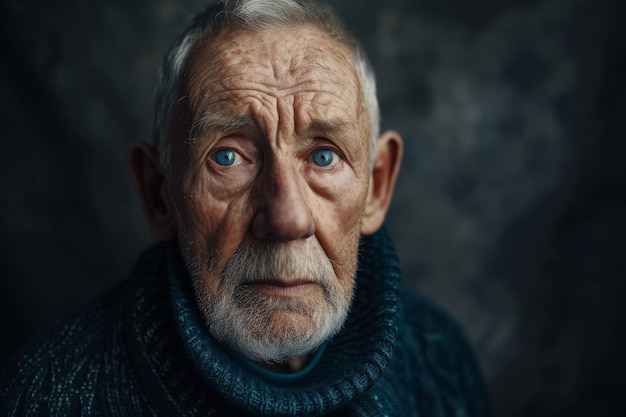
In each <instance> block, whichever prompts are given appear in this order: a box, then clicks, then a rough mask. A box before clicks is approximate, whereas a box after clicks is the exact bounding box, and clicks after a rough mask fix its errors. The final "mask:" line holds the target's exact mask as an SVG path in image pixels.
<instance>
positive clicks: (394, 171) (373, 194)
mask: <svg viewBox="0 0 626 417" xmlns="http://www.w3.org/2000/svg"><path fill="white" fill-rule="evenodd" d="M402 149H403V144H402V138H401V137H400V135H399V134H398V132H395V131H393V130H388V131H386V132H384V133H383V134H382V135H380V137H379V138H378V141H377V144H376V153H375V155H374V167H373V170H372V175H371V177H370V188H369V192H368V195H367V203H366V205H365V211H364V213H363V223H362V225H361V233H362V234H364V235H371V234H373V233H375V232H376V231H377V230H378V229H380V227H381V226H382V225H383V222H384V221H385V215H386V214H387V209H389V203H391V197H392V195H393V189H394V187H395V184H396V178H397V177H398V172H399V171H400V161H401V160H402Z"/></svg>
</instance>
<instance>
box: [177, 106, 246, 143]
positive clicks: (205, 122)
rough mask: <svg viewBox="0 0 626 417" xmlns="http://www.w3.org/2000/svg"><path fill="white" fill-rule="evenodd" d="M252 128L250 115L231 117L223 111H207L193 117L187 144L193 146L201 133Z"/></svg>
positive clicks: (231, 115)
mask: <svg viewBox="0 0 626 417" xmlns="http://www.w3.org/2000/svg"><path fill="white" fill-rule="evenodd" d="M249 126H254V120H252V117H250V115H247V114H244V115H233V114H228V113H225V112H224V111H220V110H217V111H213V110H207V111H204V112H202V113H201V114H199V115H198V116H197V117H195V118H194V119H193V121H192V123H191V129H190V130H189V138H188V142H189V143H190V144H194V143H195V142H196V141H197V138H198V137H199V136H200V135H202V134H203V133H207V132H212V131H213V132H214V131H222V132H228V131H230V130H235V129H241V128H243V127H249Z"/></svg>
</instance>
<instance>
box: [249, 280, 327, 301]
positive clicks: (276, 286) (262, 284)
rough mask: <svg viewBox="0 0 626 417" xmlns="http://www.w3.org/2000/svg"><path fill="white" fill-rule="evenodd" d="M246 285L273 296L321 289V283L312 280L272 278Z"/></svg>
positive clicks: (292, 295) (300, 294)
mask: <svg viewBox="0 0 626 417" xmlns="http://www.w3.org/2000/svg"><path fill="white" fill-rule="evenodd" d="M246 287H248V288H249V289H250V290H252V291H255V292H258V293H260V294H263V295H266V296H271V297H300V296H304V295H307V294H308V293H310V292H311V291H314V290H316V289H319V287H320V285H319V284H318V283H316V282H313V281H310V280H272V281H258V282H250V283H248V284H246Z"/></svg>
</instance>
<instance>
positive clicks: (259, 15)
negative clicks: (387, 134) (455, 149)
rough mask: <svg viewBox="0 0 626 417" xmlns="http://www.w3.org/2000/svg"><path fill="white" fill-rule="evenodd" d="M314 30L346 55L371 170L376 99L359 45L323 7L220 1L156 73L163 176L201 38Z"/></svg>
mask: <svg viewBox="0 0 626 417" xmlns="http://www.w3.org/2000/svg"><path fill="white" fill-rule="evenodd" d="M305 25H311V26H313V27H316V28H318V29H320V30H322V31H324V32H325V33H327V34H328V35H330V36H331V37H332V38H333V39H335V40H337V41H338V42H340V43H342V44H344V45H346V46H347V47H348V48H349V49H350V51H351V52H352V56H353V59H354V63H355V68H356V73H357V77H358V80H359V84H360V85H361V94H362V100H363V101H364V103H365V107H366V109H367V112H368V116H369V121H370V129H369V135H370V167H371V166H372V165H373V160H374V152H375V148H376V140H377V138H378V134H379V129H380V128H379V119H380V115H379V110H378V100H377V98H376V80H375V78H374V72H373V70H372V67H371V65H370V63H369V62H368V60H367V57H366V55H365V52H364V50H363V48H362V47H361V45H360V44H359V43H358V42H357V41H356V39H354V38H353V37H352V36H351V35H350V34H349V32H348V31H347V29H346V28H345V27H344V25H343V24H342V23H341V21H340V20H339V17H338V16H337V15H336V14H335V12H334V11H333V10H332V9H331V8H330V7H329V6H328V5H326V4H323V3H318V2H314V1H305V0H234V1H231V0H220V1H219V2H218V3H217V4H216V5H213V6H211V7H209V8H208V9H206V10H205V11H204V12H202V13H200V14H199V15H197V16H196V17H195V18H194V20H193V21H192V23H191V25H190V26H189V28H187V30H186V31H185V32H184V33H183V34H182V35H181V36H179V37H178V38H177V39H176V41H175V42H174V44H173V45H172V47H171V48H170V50H169V52H168V53H167V55H166V57H165V60H164V61H163V63H162V65H161V68H160V69H159V75H158V80H157V89H156V116H155V121H154V144H155V145H156V146H157V148H158V153H159V159H160V160H159V162H160V164H161V168H162V169H163V170H164V171H165V174H166V175H167V176H169V175H171V171H172V166H171V165H170V164H171V153H172V139H171V136H172V134H173V132H174V122H175V120H174V117H173V115H172V110H173V109H174V106H175V104H176V103H177V102H178V101H180V100H182V99H184V97H185V94H186V93H185V91H183V88H184V87H183V85H182V75H183V71H184V69H185V65H186V63H187V60H188V59H189V56H190V54H191V51H192V50H193V49H194V47H195V46H196V45H197V44H198V43H199V42H200V41H201V40H202V39H205V38H206V37H207V36H214V35H217V34H218V33H219V32H220V31H221V30H222V29H224V28H226V27H232V26H240V27H243V28H247V29H252V30H257V31H261V30H264V29H269V28H275V27H289V26H305Z"/></svg>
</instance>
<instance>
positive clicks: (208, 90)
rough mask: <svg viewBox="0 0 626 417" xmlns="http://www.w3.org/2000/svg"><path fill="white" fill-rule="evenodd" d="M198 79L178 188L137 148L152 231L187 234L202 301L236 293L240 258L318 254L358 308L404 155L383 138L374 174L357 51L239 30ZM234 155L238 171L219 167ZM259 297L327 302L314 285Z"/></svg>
mask: <svg viewBox="0 0 626 417" xmlns="http://www.w3.org/2000/svg"><path fill="white" fill-rule="evenodd" d="M185 74H186V78H185V80H184V82H185V85H186V91H187V93H188V94H187V96H186V97H185V98H184V99H183V100H181V101H180V102H179V104H178V106H179V107H178V108H177V109H175V111H176V112H178V114H180V115H181V117H180V120H181V123H180V125H181V129H180V132H178V136H179V137H181V138H188V140H187V141H186V142H185V143H183V141H182V140H180V141H179V142H178V143H177V144H176V145H175V146H174V147H173V158H172V160H173V161H174V162H173V163H174V164H175V165H174V166H173V173H174V174H173V175H172V176H171V178H172V181H170V182H168V181H166V180H165V176H164V175H163V171H162V170H161V169H160V168H159V167H158V162H157V161H158V158H157V155H156V151H155V150H154V149H153V148H152V147H150V146H148V145H136V146H134V147H133V148H132V149H131V152H130V165H131V172H132V173H133V178H134V180H135V183H136V185H137V188H138V190H139V193H140V195H141V197H142V203H143V205H144V210H145V211H146V214H147V216H148V219H149V221H150V224H151V226H152V230H153V232H154V233H155V235H157V237H160V238H163V239H166V238H169V237H172V235H174V234H177V235H178V237H179V241H180V242H181V247H185V249H184V251H186V252H188V253H187V254H186V259H188V260H189V263H190V265H188V267H189V269H192V270H193V271H191V272H192V274H194V275H195V276H196V277H197V279H198V285H200V286H201V289H200V291H199V292H200V293H201V297H200V298H201V299H204V302H208V303H212V302H214V301H215V300H216V299H218V298H220V297H224V296H225V291H226V289H225V288H223V287H224V285H223V281H224V280H223V277H222V272H223V271H224V268H225V267H226V265H227V263H228V261H229V259H231V257H232V256H233V254H235V251H236V250H237V249H238V248H241V247H247V246H251V245H252V246H254V245H273V246H276V247H278V248H281V247H282V248H287V247H289V248H291V249H296V250H307V248H310V247H311V245H314V246H315V247H316V248H317V249H321V252H320V253H323V254H324V256H325V257H326V258H327V259H328V260H330V264H331V265H332V271H333V274H332V275H333V276H332V281H333V285H332V286H331V287H330V288H331V289H332V291H336V292H338V293H340V296H341V298H343V299H345V300H347V301H349V299H350V298H351V296H352V293H353V289H354V276H355V270H356V265H357V253H358V240H359V235H360V234H361V233H373V232H375V231H376V230H377V229H378V228H379V227H380V226H381V224H382V221H383V219H384V215H385V213H386V210H387V207H388V204H389V200H390V198H391V193H392V190H393V185H394V182H395V178H396V175H397V172H398V168H399V161H400V157H401V151H402V144H401V139H400V138H399V136H398V135H397V134H395V132H386V133H384V134H383V135H382V136H381V139H379V142H378V146H377V150H376V157H375V162H374V169H373V171H371V170H370V167H369V152H370V149H369V140H368V137H369V132H368V118H367V117H368V116H367V112H366V111H364V109H363V103H362V102H361V94H360V86H359V82H358V79H357V76H356V72H355V69H354V63H353V60H352V57H351V55H350V52H349V51H348V49H347V48H346V47H345V46H343V45H341V44H339V43H337V42H336V41H334V40H333V39H332V38H330V37H329V36H328V35H326V34H324V33H322V32H321V31H319V30H317V29H315V28H312V27H299V28H276V29H266V30H263V31H260V32H257V31H251V30H245V29H240V28H238V29H229V30H225V31H223V32H222V33H220V34H219V35H218V36H217V37H216V38H214V39H212V40H210V41H207V42H202V43H201V44H200V45H199V46H198V47H197V48H196V49H195V50H194V51H193V53H192V56H191V58H190V60H189V61H188V64H187V67H186V71H185ZM323 150H328V151H330V152H331V153H325V155H326V156H329V155H331V156H332V161H331V162H330V163H329V164H328V165H327V166H320V164H319V160H317V159H315V156H319V154H320V151H323ZM231 151H232V152H234V153H231ZM224 152H226V154H227V155H229V156H230V157H233V156H234V159H232V164H231V163H230V162H228V164H224V163H221V162H220V161H221V160H220V158H219V157H220V156H223V155H224ZM322 153H323V152H322ZM222 162H223V161H222ZM322 165H324V164H322ZM191 264H193V265H191ZM296 284H300V285H296ZM246 289H247V290H248V291H252V292H254V293H255V294H256V295H258V296H262V297H268V298H276V299H277V300H287V301H288V299H290V298H297V299H298V300H299V301H302V303H304V304H306V305H308V306H316V305H317V306H320V308H322V306H323V305H324V303H327V298H326V297H325V296H324V291H323V290H322V288H321V287H320V286H319V285H317V284H316V283H314V282H311V281H310V280H309V279H308V278H307V277H303V276H291V275H289V274H283V275H281V276H276V277H274V278H273V281H270V282H263V283H253V284H249V285H246ZM196 291H198V288H196ZM212 298H213V300H212ZM201 302H202V300H201ZM346 305H347V304H346ZM265 320H266V321H265V322H264V325H266V326H265V328H266V329H267V330H266V331H267V332H270V333H271V332H275V336H276V337H278V336H279V335H280V334H281V333H286V332H296V333H297V332H305V331H307V330H309V329H310V328H311V326H313V321H312V318H311V317H309V316H308V315H306V314H302V313H301V312H297V311H292V310H290V309H276V310H274V311H273V312H272V313H271V314H268V315H267V317H266V318H265ZM270 336H271V334H270ZM303 363H305V355H303V356H298V357H293V358H289V360H287V361H286V363H284V364H281V365H277V364H272V365H268V366H271V367H272V368H277V367H284V370H286V371H293V370H297V369H299V368H300V367H301V366H302V365H303Z"/></svg>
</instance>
